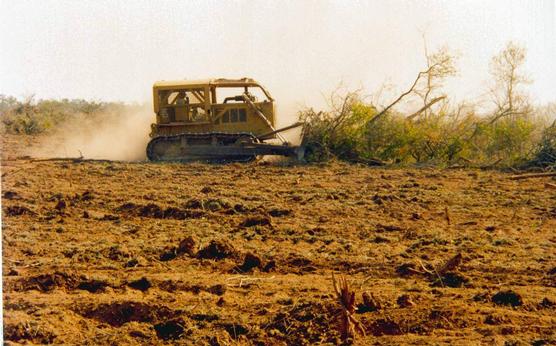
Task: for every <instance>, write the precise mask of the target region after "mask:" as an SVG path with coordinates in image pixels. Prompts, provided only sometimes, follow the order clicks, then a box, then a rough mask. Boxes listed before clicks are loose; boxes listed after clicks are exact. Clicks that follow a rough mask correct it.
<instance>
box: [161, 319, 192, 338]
mask: <svg viewBox="0 0 556 346" xmlns="http://www.w3.org/2000/svg"><path fill="white" fill-rule="evenodd" d="M184 326H185V322H184V320H183V319H181V318H178V319H175V320H170V321H165V322H161V323H157V324H155V325H154V330H155V331H156V336H158V337H159V338H161V339H163V340H173V339H179V338H181V337H182V336H183V334H184V332H185V327H184Z"/></svg>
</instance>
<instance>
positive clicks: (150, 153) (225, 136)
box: [147, 132, 260, 162]
mask: <svg viewBox="0 0 556 346" xmlns="http://www.w3.org/2000/svg"><path fill="white" fill-rule="evenodd" d="M242 137H246V138H249V139H251V140H252V141H253V143H259V142H260V140H259V139H258V138H257V137H256V136H255V135H253V134H252V133H249V132H236V133H228V132H205V133H188V132H185V133H179V134H175V135H166V136H157V137H155V138H153V139H151V141H150V142H149V144H148V145H147V158H148V159H149V160H150V161H190V160H192V159H196V158H191V157H187V156H184V157H182V158H164V157H159V156H158V155H157V154H156V153H155V152H154V148H155V147H156V145H157V144H159V143H163V142H166V143H170V142H176V141H177V142H181V140H182V139H186V140H192V139H195V140H201V139H206V140H212V139H213V138H216V141H217V143H219V144H218V145H217V146H219V147H223V146H233V145H234V144H236V142H237V140H238V139H240V138H242ZM255 159H256V155H249V156H248V157H243V156H240V157H228V158H214V159H213V158H207V159H206V161H210V162H250V161H253V160H255Z"/></svg>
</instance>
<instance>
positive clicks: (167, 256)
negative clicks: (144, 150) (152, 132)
mask: <svg viewBox="0 0 556 346" xmlns="http://www.w3.org/2000/svg"><path fill="white" fill-rule="evenodd" d="M33 145H34V141H33V138H32V137H25V136H21V137H18V136H7V137H4V138H3V144H2V231H3V236H2V244H3V263H2V269H3V289H4V296H3V303H4V338H5V340H6V341H7V343H9V344H19V343H20V344H28V343H35V344H48V343H53V344H79V345H104V344H130V345H134V344H137V345H147V344H185V345H227V344H245V345H286V344H287V345H314V344H336V343H340V339H339V335H340V334H339V332H338V330H337V326H338V323H337V320H336V317H337V315H338V312H339V308H340V305H339V302H338V301H337V300H336V298H335V295H334V291H333V288H332V273H335V275H337V276H340V275H342V276H345V277H346V278H347V280H348V282H349V283H350V285H351V287H352V288H353V290H354V291H355V293H356V303H357V304H358V309H357V310H356V314H355V317H356V318H357V319H358V320H359V321H360V322H361V324H362V326H363V328H364V330H365V331H366V336H358V337H357V338H356V339H355V343H356V344H392V345H397V344H431V343H433V344H488V345H491V344H500V345H503V344H508V345H522V344H523V345H526V344H527V345H530V344H534V345H545V344H554V343H555V342H556V233H555V230H556V190H553V189H552V190H551V189H550V188H548V187H545V183H547V182H551V181H552V182H553V180H552V178H549V177H544V178H535V179H527V180H522V181H514V180H509V179H508V177H509V173H503V172H497V171H481V170H464V169H458V170H448V169H438V168H420V169H417V168H411V169H400V168H369V167H365V166H359V165H348V164H343V163H330V164H323V165H293V164H290V163H287V162H273V163H268V162H259V163H251V164H228V165H210V164H199V163H195V164H160V163H147V162H138V163H126V162H108V161H107V162H103V161H71V160H70V161H33V160H30V159H29V158H25V157H21V155H23V154H24V153H25V150H26V149H28V148H29V147H30V146H33Z"/></svg>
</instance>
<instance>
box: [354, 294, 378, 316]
mask: <svg viewBox="0 0 556 346" xmlns="http://www.w3.org/2000/svg"><path fill="white" fill-rule="evenodd" d="M362 298H363V303H362V304H359V305H358V306H357V313H360V314H362V313H365V312H372V311H377V310H380V309H381V308H382V305H381V304H380V301H379V300H378V299H377V298H376V297H375V296H374V295H373V294H372V293H369V292H363V294H362Z"/></svg>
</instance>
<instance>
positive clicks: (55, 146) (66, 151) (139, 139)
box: [29, 106, 154, 161]
mask: <svg viewBox="0 0 556 346" xmlns="http://www.w3.org/2000/svg"><path fill="white" fill-rule="evenodd" d="M153 122H154V116H153V112H152V109H151V108H150V107H148V106H126V107H121V108H120V107H118V108H117V109H108V110H106V111H103V112H100V113H94V114H78V115H76V116H75V117H72V118H71V120H70V121H68V122H66V123H64V124H62V125H61V126H59V127H58V128H57V129H56V130H55V131H54V133H52V134H50V135H48V136H45V137H42V138H41V139H40V141H39V145H38V149H34V150H33V151H32V152H31V153H29V154H30V155H31V156H33V157H80V156H83V158H85V159H106V160H120V161H141V160H145V159H146V154H145V148H146V146H147V143H148V141H149V132H150V124H151V123H153Z"/></svg>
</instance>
